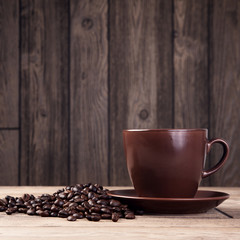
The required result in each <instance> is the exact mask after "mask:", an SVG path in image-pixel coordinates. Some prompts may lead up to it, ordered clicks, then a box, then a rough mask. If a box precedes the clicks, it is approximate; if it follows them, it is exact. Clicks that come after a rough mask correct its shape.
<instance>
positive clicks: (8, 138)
mask: <svg viewBox="0 0 240 240" xmlns="http://www.w3.org/2000/svg"><path fill="white" fill-rule="evenodd" d="M18 140H19V139H18V130H2V131H0V176H1V177H0V185H18V177H19V174H18Z"/></svg>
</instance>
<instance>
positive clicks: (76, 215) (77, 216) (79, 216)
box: [73, 212, 84, 219]
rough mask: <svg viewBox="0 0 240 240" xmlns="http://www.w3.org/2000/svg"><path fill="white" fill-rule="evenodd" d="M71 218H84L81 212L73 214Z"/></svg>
mask: <svg viewBox="0 0 240 240" xmlns="http://www.w3.org/2000/svg"><path fill="white" fill-rule="evenodd" d="M73 216H74V217H76V218H77V219H82V218H84V215H83V213H82V212H79V213H74V214H73Z"/></svg>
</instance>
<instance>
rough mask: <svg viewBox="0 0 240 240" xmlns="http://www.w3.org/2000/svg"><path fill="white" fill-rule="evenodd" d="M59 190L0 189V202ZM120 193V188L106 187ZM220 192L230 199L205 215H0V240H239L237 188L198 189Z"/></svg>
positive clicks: (238, 192)
mask: <svg viewBox="0 0 240 240" xmlns="http://www.w3.org/2000/svg"><path fill="white" fill-rule="evenodd" d="M60 188H61V187H56V186H54V187H40V186H39V187H36V186H34V187H25V186H22V187H0V198H3V197H5V196H6V195H11V196H15V197H17V196H21V195H22V194H23V193H31V194H33V195H35V196H38V195H41V194H42V193H50V194H51V193H53V192H55V191H56V190H58V189H60ZM107 188H108V189H120V188H121V189H123V188H124V187H107ZM201 189H206V190H216V191H222V192H226V193H229V194H230V198H229V199H227V200H226V201H225V202H223V203H222V204H221V205H219V206H218V207H217V209H211V210H209V211H208V212H207V213H201V214H186V215H161V214H158V215H150V214H144V215H143V216H136V219H134V220H127V219H119V221H118V222H112V221H111V220H101V221H100V222H89V221H88V220H86V219H81V220H77V221H76V222H69V221H67V220H66V219H63V218H50V217H49V218H42V217H39V216H28V215H26V214H20V213H19V214H13V215H10V216H9V215H6V213H4V212H1V213H0V239H1V240H3V239H7V240H9V239H18V240H20V239H58V240H59V239H68V238H70V237H71V238H72V239H73V238H74V239H84V240H88V239H126V240H128V239H240V188H219V187H212V188H201Z"/></svg>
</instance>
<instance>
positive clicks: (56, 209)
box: [50, 204, 60, 212]
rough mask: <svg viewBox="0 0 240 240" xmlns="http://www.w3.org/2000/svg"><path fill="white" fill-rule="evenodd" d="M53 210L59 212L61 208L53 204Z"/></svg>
mask: <svg viewBox="0 0 240 240" xmlns="http://www.w3.org/2000/svg"><path fill="white" fill-rule="evenodd" d="M50 210H51V211H52V212H59V210H60V208H59V207H58V206H56V205H54V204H53V205H52V207H51V209H50Z"/></svg>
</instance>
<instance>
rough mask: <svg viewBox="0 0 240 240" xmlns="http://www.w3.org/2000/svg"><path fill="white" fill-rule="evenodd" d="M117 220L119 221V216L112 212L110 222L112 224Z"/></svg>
mask: <svg viewBox="0 0 240 240" xmlns="http://www.w3.org/2000/svg"><path fill="white" fill-rule="evenodd" d="M118 219H119V214H118V213H116V212H113V213H112V221H113V222H117V221H118Z"/></svg>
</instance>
